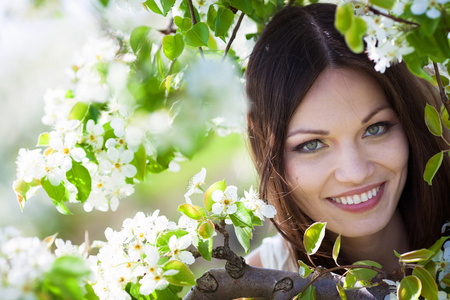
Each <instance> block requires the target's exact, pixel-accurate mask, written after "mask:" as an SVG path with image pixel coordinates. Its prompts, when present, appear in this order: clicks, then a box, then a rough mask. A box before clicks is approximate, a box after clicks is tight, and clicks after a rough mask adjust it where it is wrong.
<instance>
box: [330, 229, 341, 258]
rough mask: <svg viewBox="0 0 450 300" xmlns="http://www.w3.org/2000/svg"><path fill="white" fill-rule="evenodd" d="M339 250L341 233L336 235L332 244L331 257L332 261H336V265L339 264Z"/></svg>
mask: <svg viewBox="0 0 450 300" xmlns="http://www.w3.org/2000/svg"><path fill="white" fill-rule="evenodd" d="M340 251H341V235H340V234H339V235H338V237H337V238H336V241H335V242H334V245H333V253H332V256H333V259H334V262H335V263H336V265H339V264H338V262H337V259H338V256H339V252H340Z"/></svg>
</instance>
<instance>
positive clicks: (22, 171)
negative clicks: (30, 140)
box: [16, 148, 46, 183]
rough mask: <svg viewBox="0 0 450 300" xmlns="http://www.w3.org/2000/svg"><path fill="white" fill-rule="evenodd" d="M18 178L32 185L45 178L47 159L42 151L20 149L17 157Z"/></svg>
mask: <svg viewBox="0 0 450 300" xmlns="http://www.w3.org/2000/svg"><path fill="white" fill-rule="evenodd" d="M16 164H17V177H18V178H19V179H23V181H25V182H27V183H30V182H31V181H33V179H41V178H42V177H44V176H45V174H46V173H45V157H44V155H43V154H42V153H41V150H40V149H35V150H28V149H24V148H22V149H20V150H19V155H18V156H17V161H16Z"/></svg>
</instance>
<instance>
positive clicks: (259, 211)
mask: <svg viewBox="0 0 450 300" xmlns="http://www.w3.org/2000/svg"><path fill="white" fill-rule="evenodd" d="M244 196H245V197H244V198H242V199H241V201H242V202H243V203H244V205H245V208H247V209H249V210H251V211H253V213H254V214H255V216H257V217H258V218H260V219H261V220H262V221H264V217H266V218H273V217H274V216H275V215H276V213H277V211H276V210H275V208H274V207H273V206H272V205H269V204H266V203H265V202H264V201H263V200H261V199H259V193H258V191H256V190H255V189H253V186H251V187H250V190H249V191H248V192H247V191H244Z"/></svg>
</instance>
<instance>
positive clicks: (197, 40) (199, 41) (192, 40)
mask: <svg viewBox="0 0 450 300" xmlns="http://www.w3.org/2000/svg"><path fill="white" fill-rule="evenodd" d="M208 40H209V30H208V25H206V24H205V23H203V22H199V23H197V24H195V25H194V26H192V28H191V29H189V30H188V31H187V32H186V36H185V41H186V44H188V45H189V46H192V47H202V46H206V45H208Z"/></svg>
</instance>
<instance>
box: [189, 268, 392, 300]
mask: <svg viewBox="0 0 450 300" xmlns="http://www.w3.org/2000/svg"><path fill="white" fill-rule="evenodd" d="M244 269H245V270H243V272H242V273H243V274H242V275H241V277H239V278H233V277H232V276H230V275H229V272H228V271H227V270H226V268H220V269H211V270H209V271H207V272H206V273H205V274H204V275H203V276H202V277H200V278H199V279H197V286H194V287H193V288H192V289H191V290H190V291H189V293H188V294H187V295H186V296H185V297H184V300H194V299H195V300H203V299H205V300H206V299H214V300H219V299H224V300H225V299H235V298H242V297H247V298H258V299H274V300H281V299H283V300H284V299H292V298H293V297H294V296H296V295H297V294H298V293H299V292H300V290H301V289H302V288H303V287H304V286H305V285H306V284H308V282H310V280H311V278H310V277H308V278H302V277H301V276H300V275H299V274H298V273H293V272H286V271H279V270H271V269H264V268H257V267H252V266H248V265H245V264H244ZM310 276H312V274H311V275H310ZM340 278H341V276H340V275H336V274H332V273H329V274H326V275H325V276H323V277H321V278H320V279H318V280H317V281H316V282H314V283H313V286H314V287H315V288H316V294H317V299H318V300H320V299H340V298H339V294H338V291H337V289H336V283H337V282H338V281H339V280H340ZM387 294H389V291H388V288H387V286H385V285H380V286H376V287H372V288H361V289H357V290H350V291H346V295H347V298H348V299H384V297H385V296H386V295H387Z"/></svg>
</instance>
